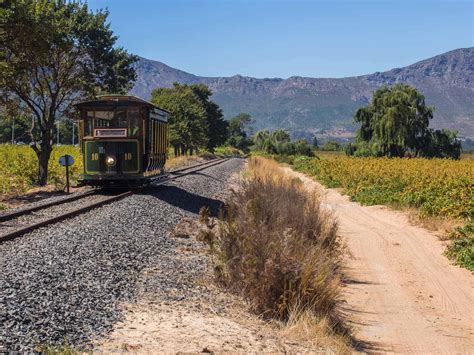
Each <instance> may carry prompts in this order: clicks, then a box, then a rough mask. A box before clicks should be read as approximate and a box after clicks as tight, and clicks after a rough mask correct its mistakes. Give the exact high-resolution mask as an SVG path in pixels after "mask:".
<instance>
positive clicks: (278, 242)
mask: <svg viewBox="0 0 474 355" xmlns="http://www.w3.org/2000/svg"><path fill="white" fill-rule="evenodd" d="M201 217H202V221H203V222H204V223H205V224H206V225H207V228H205V229H204V230H203V232H202V234H201V237H202V238H203V239H204V240H205V241H207V242H208V244H209V245H210V247H211V250H212V251H213V256H214V261H215V266H216V272H217V276H218V279H219V280H220V282H222V284H223V285H225V286H226V287H227V288H228V289H230V290H232V291H233V292H235V293H238V294H240V295H242V296H244V297H245V298H246V299H247V300H248V301H249V302H250V304H251V306H252V308H253V310H254V311H255V312H256V313H257V314H259V315H261V316H262V317H264V318H266V319H276V320H278V321H281V322H283V323H286V324H288V325H290V324H291V326H292V327H294V328H301V327H298V326H295V324H297V323H298V321H297V319H302V318H301V317H302V316H303V315H304V317H305V319H312V320H315V319H318V320H324V322H326V323H325V324H327V326H326V327H325V329H326V330H330V331H331V332H334V333H335V334H344V333H345V332H346V329H345V327H344V326H343V322H342V321H341V315H340V312H339V302H340V286H339V283H340V265H341V244H340V241H339V237H338V235H337V223H336V221H335V219H334V217H333V216H332V214H331V213H330V212H329V211H327V210H325V209H323V208H322V207H321V204H320V196H319V195H317V194H310V193H308V192H307V191H305V190H304V189H303V186H302V184H301V181H300V180H298V179H294V178H289V177H288V176H287V175H285V173H284V172H283V171H281V169H279V166H278V164H277V163H276V162H274V161H273V160H269V159H265V158H261V157H252V158H250V159H249V162H248V169H247V170H246V172H245V173H244V177H243V179H242V180H241V182H240V185H239V186H238V188H236V189H235V191H234V192H233V194H232V198H231V199H230V201H228V203H227V206H226V208H225V210H224V211H222V213H221V217H220V220H219V222H218V223H217V224H216V226H214V225H213V224H212V222H210V220H209V218H208V217H207V216H206V215H205V213H203V214H202V216H201ZM308 315H310V317H308ZM303 328H304V327H303ZM306 329H311V327H308V326H306Z"/></svg>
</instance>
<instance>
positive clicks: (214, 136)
mask: <svg viewBox="0 0 474 355" xmlns="http://www.w3.org/2000/svg"><path fill="white" fill-rule="evenodd" d="M191 89H192V90H193V92H194V93H195V94H196V95H197V96H198V97H199V99H200V101H201V104H202V105H203V106H204V109H205V111H206V121H207V137H208V141H207V145H206V148H207V149H208V150H209V151H210V152H212V151H214V149H215V148H216V147H217V146H219V145H223V144H224V143H225V141H226V140H227V135H228V132H227V129H228V122H227V121H225V120H224V114H223V113H222V110H221V108H220V107H219V106H218V105H217V104H216V103H214V102H213V101H211V100H210V97H211V96H212V91H211V90H210V89H209V88H208V87H207V86H206V85H204V84H199V85H191Z"/></svg>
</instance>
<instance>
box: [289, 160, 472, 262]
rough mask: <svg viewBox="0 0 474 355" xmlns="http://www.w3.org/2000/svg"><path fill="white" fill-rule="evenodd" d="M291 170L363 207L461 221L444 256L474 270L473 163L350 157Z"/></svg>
mask: <svg viewBox="0 0 474 355" xmlns="http://www.w3.org/2000/svg"><path fill="white" fill-rule="evenodd" d="M293 167H294V168H295V169H296V170H298V171H301V172H304V173H307V174H310V175H313V176H315V177H316V178H317V179H318V180H319V181H321V182H322V183H323V184H325V185H326V186H328V187H339V188H343V189H344V192H345V193H347V194H348V195H349V196H350V197H351V198H352V199H353V200H355V201H358V202H360V203H362V204H368V205H374V204H388V205H392V206H397V207H404V206H407V207H415V208H418V209H419V211H420V214H421V216H424V215H428V216H440V217H443V218H453V219H457V220H461V221H462V220H464V221H465V225H464V227H462V228H457V229H456V230H455V231H454V232H453V233H451V235H450V237H451V238H452V239H453V242H452V244H451V245H450V246H449V247H448V249H447V252H446V253H447V255H448V256H449V257H450V258H452V259H454V260H455V261H456V262H457V263H459V264H460V265H463V266H465V267H467V268H469V269H470V270H473V269H474V264H473V259H474V224H473V222H472V220H473V218H474V204H473V201H474V190H473V188H472V186H473V185H472V182H473V181H474V169H473V161H472V160H471V159H464V160H459V161H453V160H450V159H423V158H414V159H401V158H392V159H388V158H386V157H383V158H374V157H368V158H353V157H346V156H339V157H329V158H326V159H321V160H316V159H298V160H294V162H293Z"/></svg>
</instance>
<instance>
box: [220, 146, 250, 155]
mask: <svg viewBox="0 0 474 355" xmlns="http://www.w3.org/2000/svg"><path fill="white" fill-rule="evenodd" d="M214 152H215V153H216V154H218V155H223V156H226V157H241V156H244V155H245V153H244V152H243V151H242V150H240V149H237V148H234V147H230V146H220V147H216V149H215V150H214Z"/></svg>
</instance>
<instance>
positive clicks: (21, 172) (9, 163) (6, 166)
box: [0, 144, 83, 194]
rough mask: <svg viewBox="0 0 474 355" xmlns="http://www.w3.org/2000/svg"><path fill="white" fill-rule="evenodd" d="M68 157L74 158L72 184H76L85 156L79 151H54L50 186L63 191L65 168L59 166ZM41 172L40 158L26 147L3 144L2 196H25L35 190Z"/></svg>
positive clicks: (0, 160)
mask: <svg viewBox="0 0 474 355" xmlns="http://www.w3.org/2000/svg"><path fill="white" fill-rule="evenodd" d="M65 154H69V155H72V156H73V157H74V165H73V166H72V167H71V168H70V174H71V175H70V176H71V181H72V182H73V183H74V182H75V181H76V180H77V178H78V177H79V174H81V173H82V166H83V165H82V164H83V162H82V155H81V152H80V150H79V148H77V147H73V146H66V145H63V146H59V147H56V146H55V147H53V151H52V154H51V159H50V161H49V167H48V170H49V175H48V183H50V184H54V185H55V186H56V187H58V188H63V187H64V186H65V182H66V173H65V169H64V167H62V166H60V165H59V163H58V160H59V157H60V156H62V155H65ZM37 172H38V158H37V156H36V154H35V153H34V152H33V150H32V149H30V148H29V147H28V146H26V145H11V144H0V193H2V194H3V193H8V192H25V191H27V190H28V189H30V188H32V187H33V185H34V184H35V181H36V174H37Z"/></svg>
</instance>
